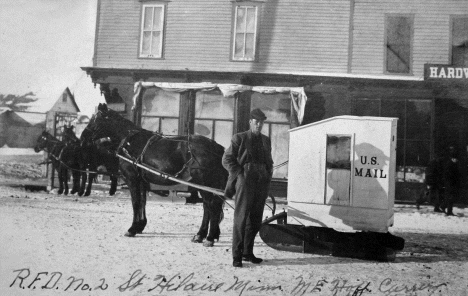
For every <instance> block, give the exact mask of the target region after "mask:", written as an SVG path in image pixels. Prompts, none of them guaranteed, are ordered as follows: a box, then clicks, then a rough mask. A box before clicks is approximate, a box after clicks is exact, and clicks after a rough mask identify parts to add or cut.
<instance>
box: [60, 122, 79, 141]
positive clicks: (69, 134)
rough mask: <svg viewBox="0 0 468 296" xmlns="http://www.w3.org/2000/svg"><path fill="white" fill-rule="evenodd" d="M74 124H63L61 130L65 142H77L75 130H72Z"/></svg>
mask: <svg viewBox="0 0 468 296" xmlns="http://www.w3.org/2000/svg"><path fill="white" fill-rule="evenodd" d="M73 129H74V126H73V125H70V126H66V125H65V126H64V127H63V132H62V140H63V141H64V142H66V143H77V142H79V139H78V137H77V136H76V134H75V132H74V131H73Z"/></svg>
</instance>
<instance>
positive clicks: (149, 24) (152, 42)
mask: <svg viewBox="0 0 468 296" xmlns="http://www.w3.org/2000/svg"><path fill="white" fill-rule="evenodd" d="M164 10H165V6H164V5H163V4H157V5H143V11H142V20H141V40H140V55H139V57H140V58H161V57H162V48H163V35H164Z"/></svg>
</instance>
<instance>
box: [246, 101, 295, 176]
mask: <svg viewBox="0 0 468 296" xmlns="http://www.w3.org/2000/svg"><path fill="white" fill-rule="evenodd" d="M256 108H260V109H261V110H262V111H263V113H265V115H266V117H267V119H266V121H265V124H264V126H263V130H262V133H264V134H265V135H267V136H269V137H270V139H271V146H272V147H271V148H272V157H273V162H274V165H279V164H282V163H284V162H285V161H287V160H288V157H289V156H288V153H289V152H288V151H289V132H288V130H289V128H290V117H291V99H290V97H289V94H261V93H253V94H252V101H251V110H253V109H256ZM287 176H288V167H287V165H285V166H281V167H278V168H277V169H275V170H274V171H273V178H287Z"/></svg>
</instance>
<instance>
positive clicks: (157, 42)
mask: <svg viewBox="0 0 468 296" xmlns="http://www.w3.org/2000/svg"><path fill="white" fill-rule="evenodd" d="M152 41H153V43H152V44H151V53H152V54H153V55H155V56H161V53H160V52H159V49H160V46H161V32H156V31H155V32H153V40H152Z"/></svg>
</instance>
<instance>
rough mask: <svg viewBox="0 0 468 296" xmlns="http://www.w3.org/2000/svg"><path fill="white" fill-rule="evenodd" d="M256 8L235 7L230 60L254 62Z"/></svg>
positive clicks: (251, 6)
mask: <svg viewBox="0 0 468 296" xmlns="http://www.w3.org/2000/svg"><path fill="white" fill-rule="evenodd" d="M257 18H258V6H256V5H236V6H235V9H234V30H233V41H232V59H233V60H235V61H254V60H255V51H256V43H257Z"/></svg>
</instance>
